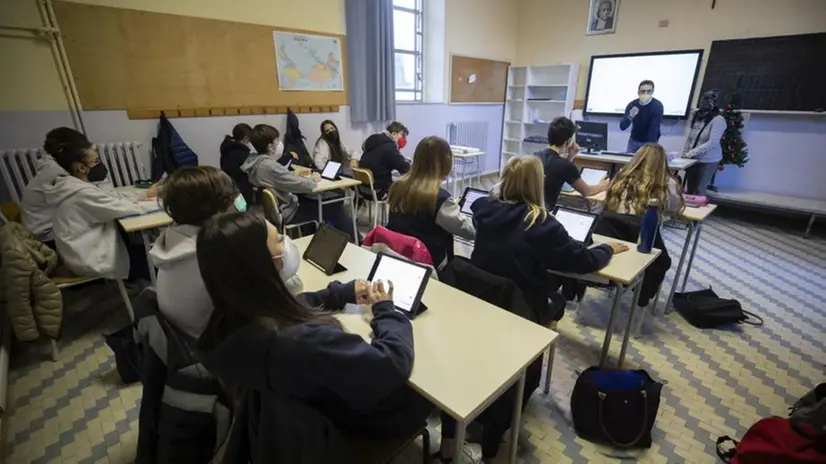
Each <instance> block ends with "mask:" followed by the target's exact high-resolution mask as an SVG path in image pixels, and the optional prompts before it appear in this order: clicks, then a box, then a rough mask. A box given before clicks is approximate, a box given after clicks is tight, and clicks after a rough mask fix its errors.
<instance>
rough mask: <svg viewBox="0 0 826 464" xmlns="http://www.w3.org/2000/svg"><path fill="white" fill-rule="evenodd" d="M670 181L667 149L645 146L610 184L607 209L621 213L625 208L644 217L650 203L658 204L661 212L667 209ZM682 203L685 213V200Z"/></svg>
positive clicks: (651, 145) (655, 145)
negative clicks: (656, 202)
mask: <svg viewBox="0 0 826 464" xmlns="http://www.w3.org/2000/svg"><path fill="white" fill-rule="evenodd" d="M671 178H672V177H671V173H670V172H669V171H668V157H666V155H665V149H663V147H662V145H660V144H657V143H646V144H645V145H643V146H642V147H641V148H640V149H639V150H637V153H636V154H634V157H633V158H632V159H631V162H629V163H628V164H626V165H625V167H623V168H622V170H621V171H620V172H619V174H617V177H616V178H615V179H614V181H613V182H611V186H610V187H609V188H608V193H607V195H606V198H605V209H607V210H608V211H619V210H620V209H623V208H624V209H625V211H627V212H629V213H634V214H637V215H641V214H643V213H644V212H645V209H646V208H647V207H648V203H649V201H650V200H651V199H656V200H658V201H659V203H660V208H661V209H665V208H666V206H667V205H668V196H669V195H668V182H669V180H670V179H671ZM678 184H679V182H678ZM680 203H681V204H680V211H682V209H683V204H682V196H680Z"/></svg>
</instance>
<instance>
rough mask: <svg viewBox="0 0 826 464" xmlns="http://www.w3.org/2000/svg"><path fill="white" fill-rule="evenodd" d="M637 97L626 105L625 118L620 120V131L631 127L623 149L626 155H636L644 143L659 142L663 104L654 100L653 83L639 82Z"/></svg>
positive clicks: (647, 81) (648, 81)
mask: <svg viewBox="0 0 826 464" xmlns="http://www.w3.org/2000/svg"><path fill="white" fill-rule="evenodd" d="M637 95H638V97H639V98H637V99H635V100H631V102H630V103H628V105H627V106H626V107H625V116H623V118H622V120H620V130H625V129H628V126H631V125H633V127H631V136H630V137H628V145H627V146H626V148H625V151H626V152H628V153H636V151H637V150H639V148H640V147H641V146H643V145H645V144H646V143H657V142H659V140H660V124H661V123H662V122H663V111H664V110H663V104H662V102H661V101H659V100H657V99H656V98H654V82H653V81H650V80H644V81H642V82H640V85H639V86H638V87H637Z"/></svg>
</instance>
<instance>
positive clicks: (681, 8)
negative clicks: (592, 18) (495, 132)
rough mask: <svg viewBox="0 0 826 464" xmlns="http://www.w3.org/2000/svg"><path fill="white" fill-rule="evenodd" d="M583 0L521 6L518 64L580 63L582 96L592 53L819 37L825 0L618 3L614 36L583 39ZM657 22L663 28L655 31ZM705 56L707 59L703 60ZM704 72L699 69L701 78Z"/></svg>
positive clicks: (825, 26) (536, 0)
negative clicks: (766, 38) (724, 41)
mask: <svg viewBox="0 0 826 464" xmlns="http://www.w3.org/2000/svg"><path fill="white" fill-rule="evenodd" d="M588 4H589V2H588V1H586V0H577V1H572V0H521V4H520V6H519V11H520V16H519V23H518V28H517V29H518V41H517V43H518V47H517V62H518V63H519V64H542V63H557V62H578V63H580V65H581V67H580V74H579V87H578V90H577V98H584V97H585V85H586V83H587V80H588V65H589V63H590V57H591V55H601V54H611V53H625V52H641V51H657V50H675V49H690V48H704V49H706V52H708V48H709V46H710V45H711V42H712V41H713V40H719V39H733V38H743V37H757V36H772V35H786V34H802V33H807V32H824V31H826V0H718V1H717V6H716V8H715V9H713V10H712V9H711V0H622V1H621V5H620V8H619V17H618V23H617V32H616V33H615V34H606V35H599V36H586V35H585V27H586V21H587V17H588ZM660 20H668V21H669V22H670V25H669V26H668V27H665V28H660V27H659V26H658V23H659V21H660ZM707 56H708V53H706V58H707ZM703 73H704V70H703V69H701V71H700V76H701V77H702V75H703Z"/></svg>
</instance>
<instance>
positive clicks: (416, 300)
mask: <svg viewBox="0 0 826 464" xmlns="http://www.w3.org/2000/svg"><path fill="white" fill-rule="evenodd" d="M430 273H431V269H430V268H429V267H427V266H423V265H421V264H417V263H414V262H412V261H407V260H405V259H402V258H396V257H394V256H390V255H388V254H385V253H379V254H378V256H377V257H376V261H375V262H373V268H372V269H371V270H370V275H369V276H368V277H367V280H368V281H370V282H376V281H379V280H380V281H382V282H384V285H385V289H387V282H388V281H390V282H393V305H394V306H395V307H396V309H398V310H399V311H401V312H403V313H404V314H405V315H407V317H409V318H411V319H412V318H414V317H416V315H418V314H419V313H421V312H422V311H423V305H422V304H420V303H421V299H422V294H423V293H424V289H425V287H427V281H428V280H430Z"/></svg>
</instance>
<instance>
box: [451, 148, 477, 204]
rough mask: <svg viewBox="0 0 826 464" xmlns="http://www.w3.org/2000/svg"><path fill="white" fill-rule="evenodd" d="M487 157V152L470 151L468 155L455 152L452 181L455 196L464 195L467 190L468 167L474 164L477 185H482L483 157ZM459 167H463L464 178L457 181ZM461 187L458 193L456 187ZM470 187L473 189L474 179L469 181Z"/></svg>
mask: <svg viewBox="0 0 826 464" xmlns="http://www.w3.org/2000/svg"><path fill="white" fill-rule="evenodd" d="M483 156H485V152H483V151H470V152H468V153H460V152H458V151H454V152H453V169H452V171H451V173H450V174H451V178H452V179H451V180H452V181H453V188H452V192H453V196H454V197H457V198H458V196H459V195H461V194H462V192H463V191H464V190H465V179H468V178H467V177H466V176H465V174H466V173H467V170H466V169H467V166H468V165H470V164H473V165H475V166H476V176H475V178H476V185H481V180H480V178H481V175H482V161H481V160H482V157H483ZM458 165H461V166H462V178H461V179H457V174H456V167H457V166H458ZM457 186H459V187H460V191H459V192H458V193H457V190H456V187H457ZM468 186H469V187H473V178H469V179H468Z"/></svg>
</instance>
